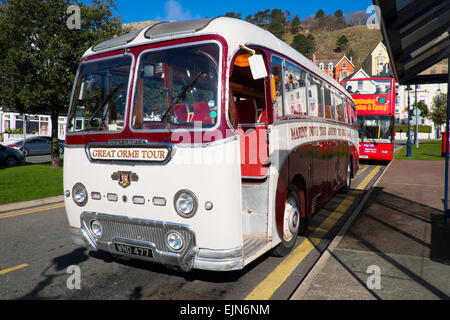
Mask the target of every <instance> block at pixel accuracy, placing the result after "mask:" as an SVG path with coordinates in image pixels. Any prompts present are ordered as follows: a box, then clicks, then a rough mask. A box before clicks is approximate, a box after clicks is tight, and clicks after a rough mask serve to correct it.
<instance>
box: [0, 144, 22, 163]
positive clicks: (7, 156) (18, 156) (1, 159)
mask: <svg viewBox="0 0 450 320" xmlns="http://www.w3.org/2000/svg"><path fill="white" fill-rule="evenodd" d="M23 160H24V157H23V154H22V152H20V151H19V150H17V149H14V148H11V147H7V146H4V145H1V144H0V164H2V165H7V166H15V165H17V164H19V163H21V162H23Z"/></svg>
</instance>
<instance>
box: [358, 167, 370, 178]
mask: <svg viewBox="0 0 450 320" xmlns="http://www.w3.org/2000/svg"><path fill="white" fill-rule="evenodd" d="M368 168H369V166H364V167H363V166H361V170H358V173H357V174H356V175H357V176H360V175H362V174H363V173H364V172H365V171H366V170H367V169H368Z"/></svg>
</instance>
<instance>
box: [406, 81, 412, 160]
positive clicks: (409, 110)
mask: <svg viewBox="0 0 450 320" xmlns="http://www.w3.org/2000/svg"><path fill="white" fill-rule="evenodd" d="M406 91H408V134H407V141H406V157H407V158H411V157H412V154H411V98H410V96H409V92H410V91H411V86H410V85H409V84H408V85H407V86H406Z"/></svg>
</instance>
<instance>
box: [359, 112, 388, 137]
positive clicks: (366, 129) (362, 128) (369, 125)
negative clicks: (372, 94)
mask: <svg viewBox="0 0 450 320" xmlns="http://www.w3.org/2000/svg"><path fill="white" fill-rule="evenodd" d="M358 131H359V138H360V139H361V141H362V142H392V139H393V131H394V120H393V118H392V117H390V116H359V117H358Z"/></svg>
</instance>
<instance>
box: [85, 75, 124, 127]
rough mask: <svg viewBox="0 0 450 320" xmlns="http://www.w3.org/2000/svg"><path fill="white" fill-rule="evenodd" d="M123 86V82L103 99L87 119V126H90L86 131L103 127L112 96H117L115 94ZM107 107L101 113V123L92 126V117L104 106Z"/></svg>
mask: <svg viewBox="0 0 450 320" xmlns="http://www.w3.org/2000/svg"><path fill="white" fill-rule="evenodd" d="M122 86H123V82H121V83H120V84H119V85H118V86H117V87H115V88H114V90H113V91H111V93H110V94H108V95H107V96H106V98H105V100H103V102H102V103H101V104H100V106H99V107H98V108H97V109H96V110H95V111H94V113H93V114H92V116H91V117H90V118H89V124H90V125H91V128H89V129H86V131H90V130H96V129H98V128H100V127H101V126H103V123H104V122H105V119H106V116H107V114H108V110H109V108H110V106H111V104H112V102H113V101H112V99H113V98H114V96H115V95H116V94H117V92H119V90H120V89H121V88H122ZM116 100H117V99H116ZM106 105H108V108H107V109H106V110H105V111H104V112H103V115H102V118H101V120H102V121H101V123H98V125H96V126H93V125H92V123H93V120H94V117H95V116H96V115H97V113H98V112H99V111H100V110H103V108H105V106H106Z"/></svg>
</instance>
